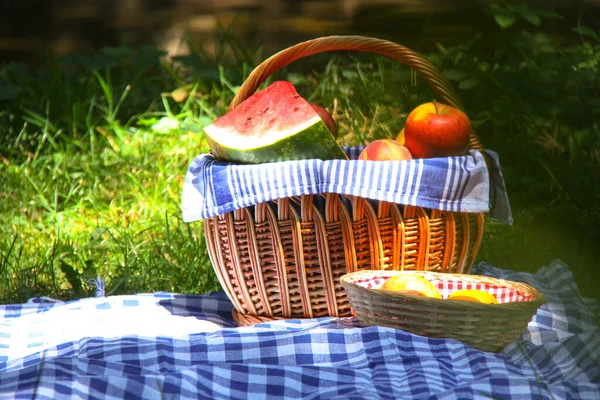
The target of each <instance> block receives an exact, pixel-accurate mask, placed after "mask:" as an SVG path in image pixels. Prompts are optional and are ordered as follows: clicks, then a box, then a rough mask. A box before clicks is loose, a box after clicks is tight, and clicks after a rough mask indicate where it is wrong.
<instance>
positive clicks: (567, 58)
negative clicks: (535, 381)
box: [0, 3, 600, 303]
mask: <svg viewBox="0 0 600 400" xmlns="http://www.w3.org/2000/svg"><path fill="white" fill-rule="evenodd" d="M483 13H484V14H485V15H482V16H481V18H489V20H490V22H493V21H495V23H496V24H497V26H496V29H495V30H494V35H495V36H494V37H489V36H484V35H482V34H480V35H476V36H475V37H473V38H471V39H470V40H468V41H465V42H464V43H462V44H461V45H458V46H446V47H445V46H442V45H438V49H437V51H435V52H430V53H427V54H424V55H425V56H426V57H427V58H428V59H429V60H431V61H432V62H433V63H434V64H435V65H436V66H438V67H439V68H440V69H441V70H442V71H443V72H444V74H445V75H446V76H447V77H448V78H449V79H450V80H451V81H452V83H453V84H455V86H456V88H457V90H458V91H459V94H460V97H461V99H462V100H463V102H464V103H465V108H466V111H467V113H468V114H469V116H470V117H471V119H472V122H473V124H474V126H475V127H476V129H477V131H478V133H479V135H480V137H481V139H482V141H483V143H484V145H485V146H486V147H487V148H490V149H493V150H495V151H497V152H498V153H499V155H500V158H501V162H502V166H503V172H504V175H505V179H506V182H507V186H508V191H509V196H510V199H511V203H512V208H513V212H514V214H515V225H514V226H511V227H508V226H504V225H500V224H497V223H494V222H493V221H490V222H488V224H487V225H486V234H485V237H484V241H483V246H482V248H481V250H480V253H479V256H478V259H479V260H485V261H487V262H490V263H491V264H493V265H497V266H499V267H503V268H511V269H517V270H523V271H530V272H534V271H535V270H537V269H538V268H539V267H541V266H543V265H545V264H548V263H549V262H550V261H552V260H553V259H556V258H560V259H563V260H564V261H565V262H567V264H569V266H570V267H571V268H572V270H573V273H574V276H575V279H576V281H577V284H578V285H579V287H580V288H581V290H582V291H583V294H584V295H586V296H588V297H597V296H598V294H597V293H598V291H597V287H598V284H599V283H600V272H599V269H598V267H597V266H598V261H597V260H598V259H599V257H600V251H599V250H598V246H597V244H598V237H599V236H598V233H599V228H598V226H600V224H599V223H600V131H599V127H598V116H599V115H600V90H599V89H600V87H599V86H600V84H599V78H598V76H599V62H600V39H599V38H598V36H597V34H596V31H597V29H598V27H597V26H595V27H586V26H574V27H573V32H572V34H573V36H572V37H575V38H576V40H568V41H564V40H562V41H561V40H560V38H557V37H554V36H553V35H552V34H550V33H548V32H547V31H546V30H545V24H546V23H547V21H552V20H556V19H560V18H561V16H560V15H556V14H553V13H548V12H545V11H543V10H539V9H535V8H532V7H529V6H527V5H525V4H524V3H513V4H512V5H510V6H502V5H499V4H492V5H489V6H487V7H486V8H485V9H484V10H483ZM216 34H217V35H220V36H219V37H220V38H221V40H220V51H219V52H218V54H217V55H216V56H210V55H208V54H207V53H205V52H203V51H201V49H199V50H198V51H197V52H194V53H192V54H191V55H189V56H185V57H179V58H176V59H173V60H165V59H164V57H163V56H164V53H162V52H160V51H158V50H156V49H155V48H152V47H141V48H129V47H117V48H114V47H113V48H104V49H102V50H101V51H99V52H97V53H95V54H92V55H86V54H74V55H72V56H69V57H65V58H62V59H59V60H50V62H51V63H52V66H51V67H49V68H45V69H36V70H32V69H29V68H26V67H24V66H23V65H19V64H10V65H7V66H6V67H4V68H3V69H2V70H1V71H0V161H1V162H0V303H17V302H23V301H26V300H27V299H28V298H30V297H34V296H40V295H45V296H52V297H55V298H61V299H73V298H78V297H82V296H89V295H91V294H92V293H93V290H94V284H93V278H95V277H96V276H100V277H104V278H106V279H107V284H108V286H107V293H108V294H121V293H137V292H154V291H161V290H166V291H173V292H182V293H203V292H207V291H213V290H218V289H219V286H218V282H217V280H216V278H215V275H214V272H213V271H212V267H211V266H210V262H209V260H208V257H207V254H206V251H205V245H204V239H203V236H202V223H201V222H198V223H190V224H186V223H183V221H182V220H181V210H180V206H179V203H180V196H181V186H182V183H183V176H184V175H185V171H186V168H187V166H188V165H189V163H190V161H191V160H192V159H193V158H194V157H195V156H196V155H198V154H200V153H203V152H205V151H206V150H207V148H206V146H205V143H204V141H203V139H202V134H201V132H200V131H199V129H198V128H197V127H198V126H200V127H201V126H203V125H206V124H208V123H210V122H211V121H212V120H213V119H214V118H216V117H217V116H219V115H222V114H223V113H224V112H225V111H226V108H227V106H228V104H229V102H230V101H231V99H232V98H233V95H234V94H235V92H236V90H237V88H238V87H239V85H240V84H241V83H242V82H243V80H244V79H245V77H246V76H247V75H248V73H249V72H250V71H251V70H252V68H253V67H254V66H255V65H256V63H257V62H259V61H261V60H255V59H252V56H250V54H254V52H251V51H248V50H247V49H245V48H244V46H243V45H242V44H241V42H240V41H239V40H238V39H236V38H232V37H231V35H229V34H228V33H227V32H226V31H219V32H217V33H216ZM490 43H491V44H492V45H490ZM274 79H288V80H290V81H291V82H292V83H294V84H295V85H296V86H297V88H298V90H299V92H300V93H301V94H303V95H304V97H306V98H307V99H308V100H309V101H311V102H315V103H318V104H320V105H322V106H325V107H326V108H328V109H329V110H330V111H331V112H333V114H334V117H335V119H336V120H337V122H338V125H339V128H340V133H341V135H342V137H341V138H340V141H341V142H342V143H343V144H359V143H365V142H368V141H370V140H374V139H377V138H383V137H395V136H396V134H397V132H399V130H400V129H401V128H402V126H403V124H404V119H405V118H406V115H407V113H408V112H409V111H410V110H411V109H412V108H414V107H415V106H416V105H418V104H420V103H422V102H425V101H430V100H431V99H432V97H434V94H433V93H432V92H431V90H430V89H429V88H427V87H426V86H425V84H424V83H423V82H422V81H420V80H416V81H415V80H414V79H413V77H412V74H411V71H410V70H408V69H407V68H405V67H403V66H401V65H399V64H398V63H397V62H395V61H393V60H388V59H384V58H382V57H378V56H373V55H368V54H354V53H351V54H327V55H323V56H315V57H313V58H312V59H311V61H303V62H299V63H296V64H293V65H291V66H289V67H287V68H285V69H284V70H282V71H279V72H278V73H277V74H276V75H275V76H273V77H272V78H271V79H270V80H269V82H271V81H272V80H274ZM269 82H268V83H269ZM191 122H193V124H192V123H191Z"/></svg>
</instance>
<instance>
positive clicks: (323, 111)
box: [310, 103, 338, 138]
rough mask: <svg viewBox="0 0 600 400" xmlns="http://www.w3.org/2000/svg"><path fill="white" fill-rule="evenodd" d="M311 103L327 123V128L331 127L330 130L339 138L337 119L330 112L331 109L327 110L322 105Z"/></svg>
mask: <svg viewBox="0 0 600 400" xmlns="http://www.w3.org/2000/svg"><path fill="white" fill-rule="evenodd" d="M310 105H311V106H312V108H313V109H314V110H315V111H316V112H317V114H319V117H321V119H322V120H323V122H325V125H327V128H328V129H329V132H331V134H332V135H333V137H334V138H337V136H338V128H337V124H336V123H335V120H334V119H333V117H332V116H331V114H329V111H327V110H326V109H324V108H323V107H321V106H319V105H317V104H313V103H311V104H310Z"/></svg>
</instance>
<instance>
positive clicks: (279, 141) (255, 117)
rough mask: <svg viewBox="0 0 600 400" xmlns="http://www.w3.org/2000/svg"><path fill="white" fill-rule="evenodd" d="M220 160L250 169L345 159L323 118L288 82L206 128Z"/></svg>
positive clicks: (273, 87)
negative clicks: (250, 166) (302, 161)
mask: <svg viewBox="0 0 600 400" xmlns="http://www.w3.org/2000/svg"><path fill="white" fill-rule="evenodd" d="M204 133H205V134H206V138H207V142H208V145H209V147H210V150H211V152H212V153H213V155H214V156H215V158H217V159H220V160H224V161H230V162H236V163H245V164H260V163H267V162H275V161H287V160H302V159H310V158H319V159H322V160H332V159H343V160H346V159H347V157H346V154H345V153H344V151H343V150H342V149H341V147H340V146H339V145H338V144H337V142H336V141H335V138H334V137H333V135H332V133H331V132H330V131H329V128H328V127H327V125H326V124H325V122H323V120H322V119H321V117H320V116H319V113H318V112H317V111H315V109H314V108H313V107H312V105H311V104H310V103H308V102H307V101H306V100H305V99H303V98H302V97H301V96H300V95H299V94H298V92H297V91H296V89H295V88H294V86H293V85H292V84H291V83H290V82H287V81H277V82H274V83H273V84H271V85H270V86H269V87H267V88H265V89H263V90H261V91H259V92H257V93H255V94H254V95H252V96H251V97H249V98H247V99H246V100H245V101H243V102H242V103H241V104H240V105H239V106H237V107H236V108H235V109H233V110H231V111H230V112H228V113H227V114H225V115H223V116H222V117H220V118H218V119H216V120H215V121H214V122H213V123H212V124H210V125H208V126H206V127H205V128H204Z"/></svg>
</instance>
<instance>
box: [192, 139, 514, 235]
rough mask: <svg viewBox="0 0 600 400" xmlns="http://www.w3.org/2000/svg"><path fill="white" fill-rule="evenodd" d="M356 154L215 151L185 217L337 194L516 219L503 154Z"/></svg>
mask: <svg viewBox="0 0 600 400" xmlns="http://www.w3.org/2000/svg"><path fill="white" fill-rule="evenodd" d="M343 149H344V151H345V152H346V154H347V155H348V158H349V160H325V161H323V160H317V159H310V160H298V161H284V162H275V163H266V164H257V165H249V164H243V165H240V164H231V163H226V162H223V161H219V160H216V159H215V158H214V157H213V156H212V155H210V154H203V155H200V156H198V157H196V158H195V159H194V160H193V161H192V163H191V164H190V166H189V168H188V171H187V174H186V177H185V181H184V185H183V190H182V199H181V206H182V211H183V220H184V221H186V222H191V221H196V220H199V219H205V218H209V217H214V216H216V215H219V214H223V213H226V212H229V211H233V210H236V209H239V208H242V207H249V206H252V205H255V204H258V203H262V202H265V201H270V200H275V199H279V198H285V197H292V196H299V195H306V194H319V193H338V194H343V195H352V196H360V197H364V198H367V199H372V200H384V201H388V202H392V203H398V204H409V205H413V206H419V207H425V208H431V209H437V210H443V211H455V212H472V213H478V212H486V213H487V212H489V215H490V217H492V218H494V219H496V220H498V221H500V222H502V223H505V224H512V216H511V211H510V205H509V202H508V195H507V193H506V186H505V184H504V179H503V177H502V172H501V168H500V163H499V160H498V154H497V153H495V152H493V151H489V150H486V151H485V153H486V154H487V155H488V160H489V166H488V164H486V162H485V159H484V157H483V153H481V152H479V151H476V150H471V151H470V152H469V154H468V155H466V156H462V157H442V158H427V159H415V160H407V161H386V162H381V161H365V160H357V158H358V156H359V154H360V152H361V151H362V149H364V146H362V147H361V146H359V147H343Z"/></svg>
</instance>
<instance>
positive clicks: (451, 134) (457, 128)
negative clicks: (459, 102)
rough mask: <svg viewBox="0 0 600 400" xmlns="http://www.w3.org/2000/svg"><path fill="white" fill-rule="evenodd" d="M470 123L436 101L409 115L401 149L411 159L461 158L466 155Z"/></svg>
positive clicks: (420, 107)
mask: <svg viewBox="0 0 600 400" xmlns="http://www.w3.org/2000/svg"><path fill="white" fill-rule="evenodd" d="M470 136H471V121H470V120H469V117H467V115H466V114H465V113H464V112H462V111H461V110H459V109H457V108H454V107H452V106H449V105H446V104H442V103H438V102H436V101H433V102H430V103H425V104H421V105H420V106H418V107H417V108H415V109H414V110H412V111H411V112H410V114H408V117H407V118H406V123H405V125H404V140H405V143H404V145H405V146H406V147H408V149H409V150H410V152H411V153H412V155H413V157H414V158H431V157H449V156H462V155H464V154H465V153H466V152H467V148H468V145H469V137H470Z"/></svg>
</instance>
